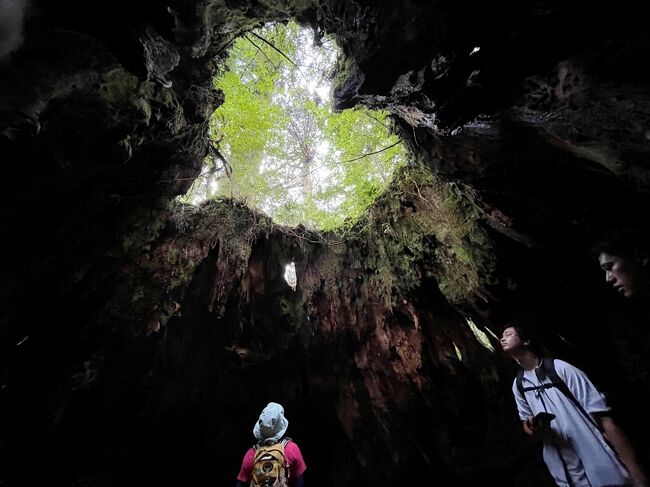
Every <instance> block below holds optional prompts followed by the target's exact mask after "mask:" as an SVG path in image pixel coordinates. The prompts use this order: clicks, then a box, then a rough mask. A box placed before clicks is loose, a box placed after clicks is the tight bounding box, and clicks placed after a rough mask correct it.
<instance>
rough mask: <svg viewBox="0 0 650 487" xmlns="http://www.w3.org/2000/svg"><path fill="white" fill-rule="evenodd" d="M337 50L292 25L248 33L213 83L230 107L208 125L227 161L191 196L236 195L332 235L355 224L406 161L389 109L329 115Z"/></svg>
mask: <svg viewBox="0 0 650 487" xmlns="http://www.w3.org/2000/svg"><path fill="white" fill-rule="evenodd" d="M338 56H339V52H338V48H337V46H336V44H335V43H334V41H333V40H331V39H327V38H325V39H323V40H322V42H321V44H320V45H316V44H315V43H314V34H313V31H311V29H308V28H303V27H300V26H298V25H297V24H295V23H293V22H290V23H288V24H287V25H284V24H273V25H268V26H266V27H264V28H261V29H258V30H255V31H252V32H248V33H246V34H244V35H243V36H242V37H240V38H239V39H237V40H236V41H235V42H234V43H233V46H232V50H231V52H230V56H229V58H228V61H227V63H226V69H225V70H224V72H222V73H220V74H219V76H217V77H216V78H215V79H214V84H215V86H216V87H217V88H218V89H220V90H222V91H223V92H224V94H225V102H224V103H223V105H221V106H220V107H219V108H218V109H217V110H216V111H215V113H214V114H213V116H212V118H211V120H210V136H211V137H212V139H213V140H214V141H215V145H216V146H217V147H218V149H219V152H220V154H221V155H222V156H223V158H224V159H225V161H227V166H228V168H231V169H232V171H231V172H230V171H226V169H225V168H224V163H223V161H221V160H219V158H218V157H215V156H214V155H211V156H208V157H207V158H206V162H205V166H204V168H203V171H202V173H201V176H200V177H199V178H198V179H197V180H196V182H195V184H194V185H193V187H192V188H191V189H190V191H189V192H188V195H187V196H186V197H185V199H186V200H187V201H189V202H191V203H193V204H198V203H200V202H202V201H204V200H206V199H208V198H215V197H231V198H235V199H238V200H241V201H243V202H245V203H246V204H247V205H249V206H250V207H252V208H256V209H258V210H261V211H262V212H264V213H266V214H268V215H270V216H271V217H272V218H273V219H274V220H275V221H276V222H278V223H281V224H285V225H292V226H295V225H298V224H300V223H302V224H304V225H306V226H309V227H312V228H317V229H322V230H329V229H333V228H336V227H339V226H341V225H342V224H344V223H346V222H347V223H351V222H354V221H356V220H357V219H358V218H359V217H360V216H361V215H362V214H363V212H364V211H365V209H366V208H367V207H368V205H370V204H371V203H372V202H373V201H374V200H375V198H376V197H377V196H378V195H380V194H381V193H382V192H383V191H384V190H385V189H386V186H387V185H388V183H389V182H390V179H391V176H392V174H393V172H394V170H395V169H396V168H398V167H400V166H402V165H404V164H405V161H406V155H405V149H404V148H403V146H402V144H401V143H400V142H399V139H398V138H397V136H395V135H393V134H392V133H391V132H390V119H389V118H388V117H387V114H386V113H384V112H377V111H371V110H367V109H354V110H345V111H343V112H341V113H333V112H332V110H331V98H330V90H331V78H332V76H333V73H334V71H335V66H336V60H337V58H338Z"/></svg>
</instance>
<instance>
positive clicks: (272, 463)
mask: <svg viewBox="0 0 650 487" xmlns="http://www.w3.org/2000/svg"><path fill="white" fill-rule="evenodd" d="M288 442H289V439H288V438H285V439H284V440H282V441H281V442H280V443H274V444H272V445H255V447H254V448H255V457H254V459H253V480H252V481H251V487H287V485H288V482H287V480H288V472H287V459H286V457H285V456H284V447H285V445H286V444H287V443H288Z"/></svg>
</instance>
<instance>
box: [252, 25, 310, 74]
mask: <svg viewBox="0 0 650 487" xmlns="http://www.w3.org/2000/svg"><path fill="white" fill-rule="evenodd" d="M251 34H253V35H254V36H255V37H257V38H258V39H259V40H260V41H262V42H265V43H266V44H268V45H269V46H271V48H273V49H275V50H276V51H277V52H278V53H279V54H280V55H281V56H282V57H284V58H285V59H286V60H287V61H289V62H290V63H291V64H293V65H294V66H295V67H296V68H297V67H298V65H296V63H294V62H293V61H292V60H291V58H290V57H289V56H287V55H286V54H285V53H283V52H282V51H281V50H280V49H278V48H277V47H275V46H274V45H273V44H271V43H270V42H269V41H267V40H266V39H264V37H262V36H260V35H258V34H256V33H255V32H251Z"/></svg>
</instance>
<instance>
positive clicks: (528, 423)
mask: <svg viewBox="0 0 650 487" xmlns="http://www.w3.org/2000/svg"><path fill="white" fill-rule="evenodd" d="M522 426H523V427H524V433H526V434H527V435H529V436H535V434H536V432H537V428H536V427H535V421H534V419H533V418H528V419H527V420H525V421H524V422H523V423H522Z"/></svg>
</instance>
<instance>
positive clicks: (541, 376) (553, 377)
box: [517, 357, 601, 431]
mask: <svg viewBox="0 0 650 487" xmlns="http://www.w3.org/2000/svg"><path fill="white" fill-rule="evenodd" d="M535 375H536V376H537V380H539V383H540V385H539V386H532V387H524V386H523V376H524V370H523V369H521V368H520V369H519V371H518V372H517V388H518V389H519V392H520V393H521V395H522V396H523V397H524V399H526V395H525V394H524V392H525V391H532V390H540V389H550V388H551V387H555V388H557V389H558V390H559V391H560V392H561V393H562V394H564V395H565V396H566V397H567V398H568V399H569V400H570V401H571V402H572V403H573V405H574V406H575V407H576V408H577V409H578V411H580V413H581V414H582V415H583V416H584V417H585V419H587V421H589V422H590V423H591V424H592V425H594V426H595V427H596V429H598V430H599V431H601V428H600V425H599V424H598V422H597V421H595V420H594V418H592V417H591V415H590V414H589V413H588V412H587V411H586V410H585V408H584V407H582V404H580V401H578V400H577V399H576V397H575V396H574V395H573V393H572V392H571V389H569V386H568V385H566V382H564V381H563V380H562V379H561V378H560V376H559V375H558V374H557V371H556V370H555V360H554V359H553V358H550V357H547V358H543V359H542V363H541V365H540V366H539V367H537V368H536V369H535ZM545 379H548V380H549V381H550V382H545V381H544V380H545Z"/></svg>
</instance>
